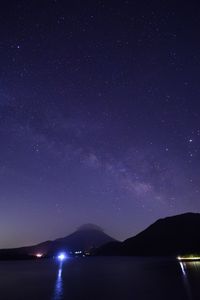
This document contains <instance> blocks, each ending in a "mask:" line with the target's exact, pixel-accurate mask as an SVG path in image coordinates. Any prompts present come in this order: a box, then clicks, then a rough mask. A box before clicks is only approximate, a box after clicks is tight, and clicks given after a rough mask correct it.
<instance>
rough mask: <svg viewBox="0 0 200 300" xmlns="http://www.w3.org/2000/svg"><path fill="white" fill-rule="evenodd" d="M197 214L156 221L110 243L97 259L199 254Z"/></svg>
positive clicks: (99, 250) (99, 252) (101, 249)
mask: <svg viewBox="0 0 200 300" xmlns="http://www.w3.org/2000/svg"><path fill="white" fill-rule="evenodd" d="M199 228H200V214H199V213H186V214H181V215H177V216H172V217H167V218H164V219H159V220H158V221H156V222H155V223H153V224H152V225H151V226H149V227H148V228H147V229H145V230H144V231H142V232H141V233H139V234H137V235H136V236H134V237H131V238H129V239H127V240H125V241H124V242H111V243H108V244H107V245H105V246H103V247H101V248H100V249H98V251H97V254H98V255H145V256H146V255H149V256H151V255H157V256H166V255H167V256H169V255H182V254H189V253H200V235H199V233H198V229H199Z"/></svg>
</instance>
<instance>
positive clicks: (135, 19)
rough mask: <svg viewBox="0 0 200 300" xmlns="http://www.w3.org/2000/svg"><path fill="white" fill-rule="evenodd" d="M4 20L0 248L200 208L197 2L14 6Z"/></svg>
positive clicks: (115, 229) (126, 226)
mask: <svg viewBox="0 0 200 300" xmlns="http://www.w3.org/2000/svg"><path fill="white" fill-rule="evenodd" d="M0 25H1V26H0V34H1V40H0V76H1V77H0V79H1V80H0V191H1V193H0V247H1V248H2V247H13V246H21V245H28V244H34V243H37V242H41V241H44V240H47V239H54V238H57V237H61V236H65V235H67V234H68V233H71V232H72V231H73V230H75V229H76V228H77V227H78V226H80V225H81V224H84V223H95V224H97V225H100V226H101V227H102V228H103V229H104V230H105V231H106V232H107V233H109V234H110V235H112V236H113V237H115V238H118V239H125V238H127V237H129V236H131V235H134V234H136V233H138V232H139V231H140V230H142V229H144V228H145V227H146V226H148V225H149V224H150V223H152V222H154V221H155V220H156V219H157V218H160V217H164V216H168V215H173V214H178V213H182V212H187V211H194V212H198V211H199V210H200V200H199V195H200V152H199V151H200V102H199V97H200V85H199V78H200V67H199V65H200V47H199V45H200V41H199V28H200V10H199V7H198V4H197V2H195V1H190V3H183V2H180V5H178V1H168V0H165V1H164V0H163V1H120V0H119V1H114V0H110V1H106V0H101V1H100V0H97V1H93V0H91V1H77V0H74V1H73V2H72V3H71V1H62V0H57V1H56V0H54V1H50V0H49V1H25V0H24V1H23V0H22V1H11V2H9V4H7V5H6V4H5V3H4V5H3V4H2V6H1V9H0Z"/></svg>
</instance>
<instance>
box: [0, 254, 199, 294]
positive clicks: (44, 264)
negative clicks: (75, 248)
mask: <svg viewBox="0 0 200 300" xmlns="http://www.w3.org/2000/svg"><path fill="white" fill-rule="evenodd" d="M0 299H1V300H23V299H26V300H79V299H80V300H107V299H113V300H129V299H131V300H133V299H134V300H144V299H145V300H157V299H158V300H160V299H162V300H165V299H177V300H179V299H180V300H188V299H189V300H190V299H200V262H190V263H179V262H175V261H169V260H164V259H163V260H162V259H150V258H148V259H147V258H145V259H143V258H128V257H126V258H125V257H114V258H113V257H112V258H107V257H106V258H100V257H98V258H82V259H68V260H66V261H65V262H63V263H62V264H60V263H59V262H57V261H54V260H38V261H17V262H0Z"/></svg>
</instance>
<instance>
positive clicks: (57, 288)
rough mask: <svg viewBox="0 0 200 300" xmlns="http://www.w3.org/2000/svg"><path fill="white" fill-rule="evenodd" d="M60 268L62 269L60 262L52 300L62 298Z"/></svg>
mask: <svg viewBox="0 0 200 300" xmlns="http://www.w3.org/2000/svg"><path fill="white" fill-rule="evenodd" d="M62 267H63V262H62V261H61V262H59V268H58V273H57V278H56V283H55V288H54V295H53V298H52V300H61V299H62V296H63V280H62Z"/></svg>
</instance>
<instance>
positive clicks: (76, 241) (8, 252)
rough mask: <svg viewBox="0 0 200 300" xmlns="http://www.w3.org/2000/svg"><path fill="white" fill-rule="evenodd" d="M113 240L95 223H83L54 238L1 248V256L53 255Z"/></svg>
mask: <svg viewBox="0 0 200 300" xmlns="http://www.w3.org/2000/svg"><path fill="white" fill-rule="evenodd" d="M111 241H114V239H113V238H112V237H110V236H109V235H107V234H106V233H104V232H103V230H102V229H101V228H100V227H98V226H97V225H93V224H85V225H82V226H81V227H79V228H78V230H76V231H75V232H73V233H72V234H70V235H68V236H66V237H63V238H59V239H56V240H54V241H46V242H44V243H40V244H37V245H34V246H29V247H22V248H15V249H2V250H0V259H1V258H8V259H10V258H26V257H27V258H28V257H31V256H35V255H36V253H43V254H44V255H45V256H52V255H55V254H56V253H57V252H58V251H63V250H65V251H72V252H74V251H77V250H81V251H88V250H90V249H91V248H97V247H100V246H102V245H103V244H106V243H108V242H111Z"/></svg>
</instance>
